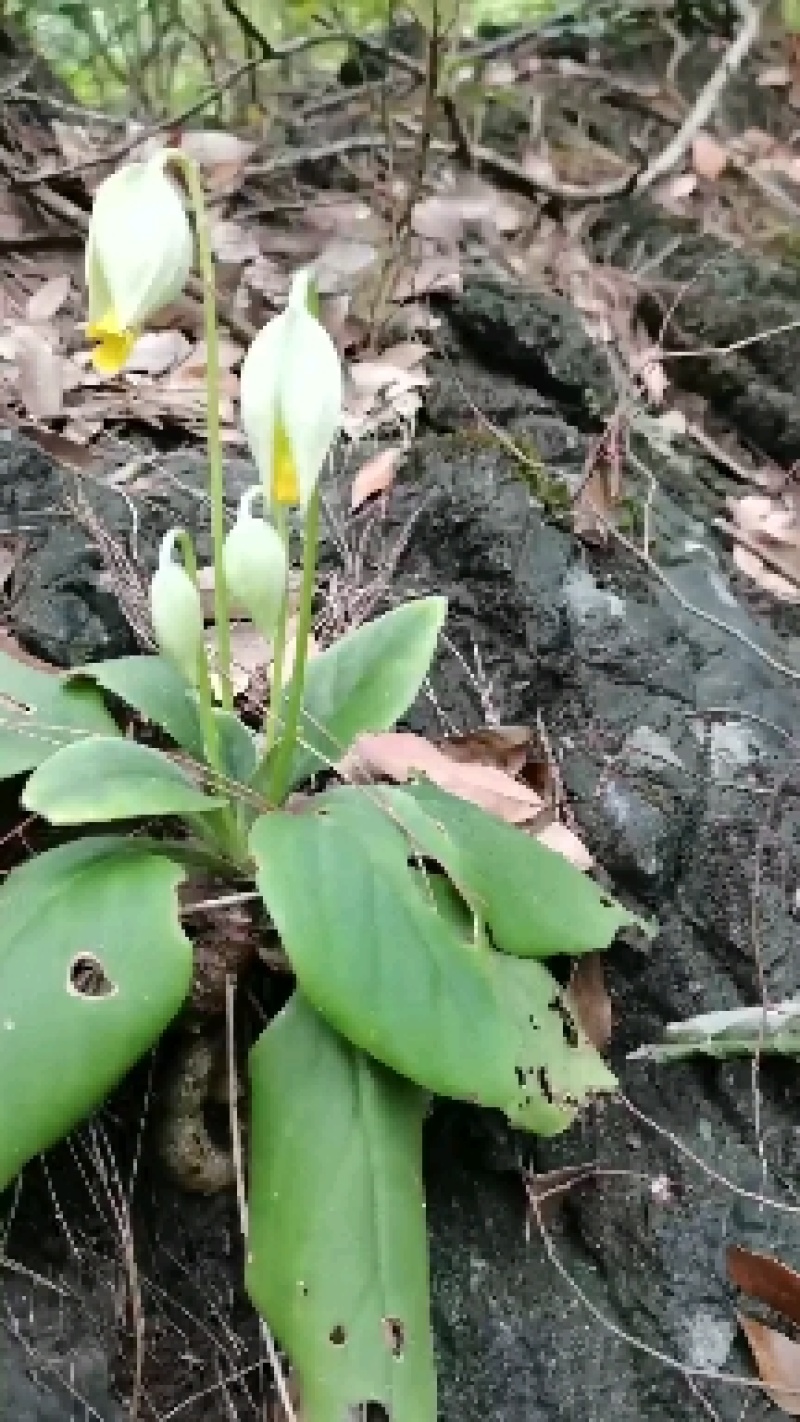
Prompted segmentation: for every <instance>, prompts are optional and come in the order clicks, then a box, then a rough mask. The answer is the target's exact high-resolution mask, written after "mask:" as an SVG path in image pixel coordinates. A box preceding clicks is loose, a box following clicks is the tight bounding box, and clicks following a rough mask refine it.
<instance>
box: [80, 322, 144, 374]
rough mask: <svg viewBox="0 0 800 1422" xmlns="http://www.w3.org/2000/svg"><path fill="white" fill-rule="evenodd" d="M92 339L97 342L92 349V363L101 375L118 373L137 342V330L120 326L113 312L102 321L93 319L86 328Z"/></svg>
mask: <svg viewBox="0 0 800 1422" xmlns="http://www.w3.org/2000/svg"><path fill="white" fill-rule="evenodd" d="M86 334H87V336H88V338H89V340H90V341H96V342H97V344H96V345H95V346H94V347H93V349H92V365H93V366H94V368H95V370H96V371H97V373H98V374H99V375H116V374H117V373H118V372H119V371H120V370H122V367H123V366H124V365H126V364H127V362H128V360H129V358H130V354H131V351H132V350H133V348H134V346H135V344H136V334H137V333H136V332H135V331H126V330H123V329H121V328H120V325H119V323H118V321H117V320H116V319H115V317H114V315H113V313H109V314H108V315H107V316H104V317H103V318H102V319H101V320H100V321H92V322H90V323H89V325H88V326H87V328H86Z"/></svg>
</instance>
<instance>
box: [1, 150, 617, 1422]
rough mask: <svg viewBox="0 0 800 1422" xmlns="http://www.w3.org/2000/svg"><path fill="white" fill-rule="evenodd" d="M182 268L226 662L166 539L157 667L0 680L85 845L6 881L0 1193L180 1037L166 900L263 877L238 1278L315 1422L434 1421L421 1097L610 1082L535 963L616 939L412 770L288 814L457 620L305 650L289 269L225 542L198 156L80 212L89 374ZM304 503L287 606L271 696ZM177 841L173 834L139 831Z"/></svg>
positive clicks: (306, 294)
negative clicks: (264, 964) (235, 615)
mask: <svg viewBox="0 0 800 1422" xmlns="http://www.w3.org/2000/svg"><path fill="white" fill-rule="evenodd" d="M173 173H175V174H177V175H182V177H183V180H184V184H185V189H186V191H187V192H188V196H189V200H190V205H191V208H192V210H193V217H194V221H193V223H192V221H190V217H189V215H188V213H187V210H186V207H185V205H184V199H183V196H182V195H181V192H180V190H179V188H178V186H177V185H176V183H175V181H174V179H173V176H172V174H173ZM144 233H146V234H147V240H146V241H145V240H144V238H143V234H144ZM195 252H196V253H197V259H198V262H199V267H200V273H201V276H202V279H203V286H204V293H205V314H206V344H207V357H208V374H207V381H208V450H209V471H210V472H209V480H210V496H211V515H212V533H213V546H214V597H215V622H216V639H217V646H218V663H217V665H216V667H212V666H211V665H210V663H209V658H208V652H207V648H206V644H205V641H204V635H203V614H202V610H201V603H200V597H199V593H198V584H197V579H198V570H197V565H196V557H195V552H194V545H193V542H192V539H191V536H190V534H189V532H187V531H186V530H184V529H173V530H172V531H171V532H170V533H169V534H168V536H167V537H166V539H165V540H164V543H163V546H162V549H161V555H160V559H159V564H158V568H157V570H156V572H155V575H154V577H153V580H152V587H151V611H152V622H153V629H154V633H155V637H156V641H157V645H158V647H159V653H158V655H156V656H141V657H129V658H123V659H119V660H113V661H107V662H102V663H98V664H93V665H89V666H87V667H84V668H81V670H80V672H79V673H73V674H65V675H64V676H62V677H55V676H50V675H47V674H45V673H42V672H40V671H37V670H36V669H34V668H32V667H29V666H26V665H21V664H19V663H18V662H16V661H13V660H12V659H10V658H9V657H7V656H2V657H0V696H2V699H3V703H4V708H3V712H4V714H3V718H2V724H0V776H3V777H6V778H9V777H18V776H23V777H25V783H24V787H23V789H22V792H21V802H22V805H23V806H24V807H25V809H26V810H27V811H29V812H30V813H31V814H35V815H38V816H41V817H42V818H43V819H44V820H46V821H47V822H49V824H51V825H54V826H58V827H66V828H68V829H70V830H76V831H78V832H79V834H78V836H77V837H75V838H74V839H72V840H67V841H66V842H61V843H59V845H58V847H56V848H52V849H48V850H47V851H46V852H44V853H40V854H38V855H37V856H36V857H34V858H32V859H31V860H29V861H28V862H27V863H25V864H23V865H21V866H20V867H18V868H16V869H14V870H13V871H12V872H11V873H10V874H9V875H8V876H7V878H6V880H5V883H4V884H3V887H2V889H0V1082H2V1087H1V1088H0V1189H2V1188H3V1187H4V1186H6V1185H7V1184H9V1182H11V1181H12V1180H13V1179H14V1177H15V1176H16V1175H17V1173H18V1172H19V1171H20V1170H21V1169H22V1167H23V1166H24V1165H25V1163H26V1162H27V1161H28V1160H30V1159H31V1158H32V1157H34V1156H35V1155H37V1154H38V1153H39V1152H41V1151H44V1150H46V1149H47V1148H48V1147H49V1146H50V1145H51V1144H53V1143H54V1142H55V1141H56V1140H58V1139H59V1138H60V1137H62V1136H63V1135H65V1134H66V1133H67V1132H69V1130H70V1129H71V1128H72V1127H73V1126H74V1125H75V1124H76V1122H78V1121H79V1120H81V1119H82V1118H83V1117H84V1116H86V1115H87V1114H88V1113H89V1112H91V1111H92V1110H93V1109H94V1108H95V1107H96V1106H97V1105H98V1104H99V1103H100V1102H101V1101H102V1100H103V1098H104V1097H105V1095H106V1094H107V1093H108V1092H109V1090H111V1088H113V1086H114V1085H115V1084H116V1083H117V1082H118V1081H119V1080H120V1079H121V1077H122V1076H123V1075H124V1074H125V1072H126V1071H127V1070H128V1068H129V1067H130V1066H131V1065H132V1064H133V1063H134V1062H135V1061H136V1060H137V1058H139V1057H140V1056H141V1055H142V1054H143V1053H144V1052H146V1051H147V1050H148V1049H149V1048H150V1047H151V1046H152V1044H153V1043H155V1042H156V1041H157V1039H158V1037H159V1036H160V1034H161V1033H162V1032H163V1031H164V1029H165V1028H166V1027H167V1026H168V1024H169V1023H170V1022H172V1021H173V1019H175V1018H176V1016H177V1015H178V1014H179V1013H180V1011H181V1007H182V1005H183V1003H184V1002H185V1000H186V998H187V995H188V993H189V990H190V987H191V983H192V974H193V946H192V943H191V941H190V939H189V938H188V936H187V935H186V933H185V932H184V929H183V927H182V925H181V919H180V914H179V904H178V897H177V893H178V889H179V886H180V885H181V883H182V881H184V880H185V879H186V878H187V877H191V876H192V875H193V874H195V873H196V872H197V870H198V866H200V867H201V868H202V870H203V871H204V872H208V870H209V868H211V870H212V871H213V872H214V874H215V875H221V876H226V877H227V878H228V879H230V881H231V883H232V885H233V886H235V887H236V888H237V889H239V888H245V889H246V888H251V889H252V887H253V886H254V885H255V886H256V887H257V891H258V893H259V894H260V896H261V899H262V900H263V906H264V910H265V924H266V927H265V930H264V931H265V933H266V932H270V933H276V934H277V935H278V937H279V938H280V942H281V946H282V950H283V953H284V954H285V957H286V959H287V960H288V964H289V966H290V968H291V971H292V973H293V975H294V981H295V988H294V992H293V995H292V996H291V997H290V999H289V1001H288V1003H287V1004H286V1006H285V1007H284V1008H283V1009H282V1010H281V1011H280V1012H279V1013H278V1015H277V1016H276V1017H275V1018H274V1019H273V1020H272V1021H271V1022H270V1023H269V1024H268V1025H267V1026H266V1028H265V1029H264V1031H263V1032H262V1034H261V1036H260V1037H259V1039H258V1040H257V1041H256V1042H255V1044H254V1046H253V1047H252V1050H251V1052H250V1056H249V1113H248V1126H247V1144H248V1165H247V1171H246V1177H247V1181H246V1183H247V1216H248V1218H247V1247H246V1261H247V1262H246V1283H247V1288H248V1290H249V1293H250V1297H251V1298H252V1300H253V1303H254V1304H255V1307H256V1308H257V1309H258V1310H259V1312H260V1313H261V1315H262V1316H263V1318H264V1319H265V1320H266V1321H267V1322H268V1323H269V1325H270V1326H271V1327H272V1328H273V1329H274V1330H275V1332H276V1334H277V1336H278V1339H279V1341H280V1343H281V1344H282V1345H283V1347H284V1348H285V1349H286V1350H287V1353H288V1355H289V1357H290V1358H291V1360H292V1363H293V1364H294V1366H295V1368H296V1370H297V1374H298V1377H299V1382H300V1387H301V1391H302V1396H303V1409H304V1411H303V1415H304V1417H305V1418H306V1419H307V1422H343V1419H344V1418H345V1416H346V1415H347V1409H348V1407H350V1406H354V1405H355V1404H357V1403H359V1402H362V1401H366V1400H371V1401H377V1402H380V1403H381V1404H382V1405H383V1406H384V1407H385V1408H386V1410H387V1412H388V1413H389V1414H390V1416H391V1417H392V1419H393V1422H434V1419H435V1416H436V1396H435V1394H436V1388H435V1373H434V1365H433V1351H432V1343H431V1337H430V1328H429V1303H428V1263H427V1244H426V1230H425V1215H424V1197H423V1185H422V1160H421V1152H422V1125H423V1118H424V1117H425V1115H426V1112H427V1110H428V1106H429V1102H430V1100H431V1098H432V1097H433V1096H437V1095H438V1096H446V1097H452V1098H455V1099H458V1100H462V1101H467V1102H471V1103H474V1104H476V1105H482V1106H488V1107H495V1108H497V1109H499V1110H501V1111H503V1112H504V1113H505V1114H506V1116H507V1117H508V1119H509V1120H510V1121H511V1122H512V1123H513V1124H514V1125H515V1126H517V1127H520V1128H521V1129H524V1130H528V1131H534V1132H538V1133H541V1134H551V1133H553V1132H557V1131H561V1130H563V1129H565V1128H566V1127H567V1126H568V1125H569V1124H570V1122H571V1121H572V1120H573V1118H574V1116H575V1114H576V1112H577V1111H578V1110H579V1109H580V1107H581V1105H582V1104H583V1103H584V1102H585V1101H586V1100H587V1098H589V1097H590V1096H591V1095H593V1094H595V1093H598V1092H607V1091H609V1090H613V1088H614V1084H615V1083H614V1078H613V1076H612V1074H611V1072H610V1071H609V1070H608V1068H607V1067H606V1066H605V1064H604V1063H603V1062H602V1060H601V1059H600V1057H599V1056H598V1054H597V1053H596V1051H595V1050H594V1048H593V1047H592V1046H591V1045H590V1043H589V1042H588V1041H587V1039H586V1038H585V1036H584V1034H583V1032H582V1031H581V1029H580V1026H579V1024H578V1022H577V1021H576V1019H575V1017H574V1016H573V1014H572V1012H571V1010H570V1007H569V1003H568V1001H567V999H566V997H565V994H564V992H563V991H562V989H561V987H560V986H559V983H558V981H557V979H556V978H555V977H554V976H553V975H552V973H551V972H550V971H549V969H548V968H547V966H546V965H545V963H544V961H543V960H544V959H546V958H548V957H550V956H553V955H570V956H576V955H580V954H583V953H587V952H591V951H593V950H596V949H599V948H603V947H605V946H607V945H608V943H609V942H610V941H611V939H612V938H613V936H614V934H615V933H616V931H617V930H618V928H619V927H620V926H622V925H624V924H626V923H631V922H634V920H633V917H632V915H630V914H628V913H627V912H626V911H625V910H624V909H623V908H622V907H621V906H620V905H619V904H617V903H615V902H613V901H611V900H609V899H608V897H607V896H605V895H604V894H603V893H601V891H600V889H599V888H598V887H597V886H596V885H595V884H594V883H593V882H592V881H591V880H590V879H588V878H587V877H585V876H584V875H583V874H581V873H580V872H579V871H578V870H577V869H575V868H573V867H572V866H571V865H570V864H568V863H567V862H566V860H564V859H563V858H561V857H560V856H559V855H557V854H555V853H553V852H551V851H550V850H548V849H547V848H545V847H543V846H542V845H541V844H539V843H538V842H537V841H535V840H533V839H531V838H530V837H529V836H528V835H526V834H525V833H524V832H523V831H521V830H519V829H516V828H514V827H511V826H509V825H507V824H504V823H503V822H501V821H500V820H497V819H495V818H494V817H492V816H491V815H489V814H487V813H485V812H484V811H482V810H480V809H478V808H477V807H475V806H474V805H471V804H467V803H465V802H462V801H460V800H458V799H456V798H453V797H452V796H450V795H447V794H445V793H443V792H442V791H440V790H438V789H437V788H436V787H434V786H433V785H431V784H430V783H428V782H426V781H424V780H420V781H419V782H416V783H412V784H410V785H407V786H404V787H402V788H397V787H388V786H379V785H351V784H348V783H342V782H341V780H338V781H337V780H336V777H335V776H330V775H328V776H327V777H326V780H327V784H326V788H324V789H323V790H321V791H320V792H319V793H310V792H309V793H306V794H305V795H301V796H297V795H295V796H294V798H293V799H292V802H291V804H288V803H287V801H288V797H289V796H290V794H292V792H295V791H297V790H299V789H301V788H302V787H306V789H307V790H308V787H309V784H310V783H311V784H312V789H313V778H314V777H315V776H317V775H318V774H319V772H329V771H330V770H331V769H332V768H335V766H336V765H337V764H338V763H340V762H341V759H342V757H343V755H344V753H345V752H346V751H347V750H348V749H349V748H350V747H352V745H353V743H354V742H355V741H356V739H357V737H358V736H359V735H360V734H361V733H364V732H377V731H383V730H387V729H389V728H390V727H391V726H392V725H394V723H395V722H396V721H397V720H398V719H399V718H400V717H402V716H403V715H404V713H405V712H406V711H407V709H408V708H409V707H410V705H411V704H412V702H413V701H414V699H415V697H416V696H417V694H418V692H419V689H420V687H421V685H422V682H423V680H424V678H425V677H426V675H427V673H428V670H429V668H430V665H431V662H432V660H433V657H434V654H435V650H436V644H437V638H438V634H439V631H440V628H441V626H442V623H443V620H444V617H445V610H446V609H445V604H444V601H443V600H442V599H441V598H439V597H435V596H431V597H426V598H423V599H420V600H419V601H415V602H411V603H408V604H406V605H404V606H401V607H398V608H396V609H394V610H393V611H391V612H388V613H386V614H385V615H384V616H382V617H378V618H377V619H376V620H375V621H373V622H371V623H368V624H366V625H364V626H361V627H359V628H357V629H355V630H353V631H351V632H350V633H349V634H348V635H346V636H344V637H343V638H342V639H341V640H340V641H339V642H337V643H335V644H334V645H333V646H332V647H330V648H329V649H327V650H326V651H324V652H323V653H321V655H319V656H318V657H316V658H314V659H313V660H311V661H309V660H308V659H307V656H306V648H307V645H308V636H309V632H310V627H311V621H312V612H313V597H314V584H315V569H316V558H317V539H318V526H319V507H320V501H319V489H318V481H319V477H320V473H321V471H322V468H323V465H324V462H325V460H326V457H327V455H328V453H329V451H330V449H331V446H332V444H333V442H334V440H335V438H336V435H337V431H338V427H339V422H340V416H341V408H342V370H341V365H340V361H339V357H338V355H337V352H336V349H335V347H334V345H333V343H332V341H331V339H330V337H329V335H328V334H327V332H326V331H325V329H324V328H323V326H322V325H321V324H320V322H319V320H318V319H317V315H316V313H315V300H314V291H313V285H312V283H311V281H310V279H309V276H308V274H307V273H303V272H301V273H300V274H298V276H297V277H296V278H295V281H294V283H293V285H292V290H291V294H290V297H289V301H288V305H287V308H286V310H285V311H284V312H282V313H281V314H280V315H278V316H277V317H275V318H274V319H272V320H271V321H269V322H268V323H267V325H266V326H265V327H264V329H263V330H262V331H261V333H260V334H259V335H258V336H257V337H256V339H255V341H254V342H253V345H252V346H251V348H250V350H249V351H248V352H247V355H246V356H245V359H244V362H243V366H242V371H241V417H242V422H243V425H244V429H245V432H246V434H247V437H248V441H249V444H250V448H251V451H252V454H253V459H254V463H255V467H256V471H257V474H258V482H257V483H256V484H254V487H253V488H252V489H251V490H249V491H248V492H247V493H246V495H245V496H244V498H243V499H242V502H241V505H240V507H239V511H238V515H237V517H236V520H235V522H234V524H233V527H232V528H230V529H227V528H226V525H225V517H224V504H223V469H222V459H221V442H220V432H219V426H218V418H219V417H218V404H219V402H218V380H219V367H218V357H217V338H216V319H215V295H214V269H213V263H212V258H211V251H210V244H209V241H208V227H207V221H206V213H205V208H204V203H203V194H202V190H201V185H200V181H199V176H198V173H197V170H196V168H195V167H194V165H193V163H192V162H191V161H190V160H189V159H188V158H187V157H186V156H185V155H183V154H180V153H170V152H167V153H165V154H161V155H159V156H158V158H156V159H152V160H149V161H148V162H146V163H142V164H131V165H130V166H129V167H127V168H124V169H122V170H121V171H120V172H119V173H116V174H115V175H114V176H113V177H111V178H109V179H108V180H107V181H106V182H105V183H104V184H103V185H102V186H101V188H100V189H99V191H98V193H97V197H96V201H95V207H94V212H93V216H92V222H91V228H90V233H89V239H88V246H87V254H86V272H87V282H88V289H89V326H88V334H89V337H90V338H91V339H92V340H93V341H94V342H95V356H94V358H95V362H96V364H97V366H98V368H99V369H100V370H102V371H110V370H113V369H117V368H119V367H120V366H121V365H122V364H124V362H125V360H126V359H127V357H128V355H129V354H130V350H131V349H132V346H133V343H134V342H135V339H136V336H137V333H138V332H139V331H141V330H142V329H143V327H144V325H145V323H146V322H147V321H148V319H149V318H150V317H151V316H152V315H153V313H154V312H155V311H156V310H157V309H158V307H159V306H160V305H162V304H163V303H164V302H165V301H168V300H171V299H173V298H174V297H175V296H176V295H177V293H178V292H179V291H180V290H181V288H182V286H183V284H184V283H185V281H186V278H187V275H188V273H189V270H190V267H191V265H192V264H193V261H194V256H195ZM290 510H291V511H293V518H294V520H295V521H296V520H297V519H298V518H299V521H300V526H301V530H302V587H301V592H300V604H299V612H298V627H297V637H296V649H297V650H296V654H295V658H294V664H293V668H292V671H291V675H290V676H286V677H284V675H283V670H282V667H283V653H284V648H285V643H286V626H287V614H286V608H287V588H288V580H289V570H290V565H291V562H292V543H291V537H290V528H289V511H290ZM232 600H235V602H236V604H237V605H238V606H239V607H242V608H243V609H244V610H245V611H246V612H247V613H248V614H249V616H250V617H251V618H252V621H253V623H254V624H255V625H256V627H257V628H258V629H259V630H260V631H261V632H262V633H263V634H264V636H265V637H268V638H269V639H270V640H271V642H272V645H273V647H274V659H273V660H274V665H273V674H272V679H271V686H272V690H271V694H270V696H269V702H268V705H267V707H266V708H265V714H264V718H263V723H261V724H258V725H253V724H251V723H249V722H248V721H247V720H246V719H244V718H243V716H241V715H239V714H238V713H237V710H236V707H235V704H234V697H233V690H232V682H231V647H230V605H231V601H232ZM120 706H126V707H128V708H130V709H131V710H132V711H133V712H134V713H136V714H137V715H138V717H139V718H142V719H144V720H145V721H147V722H149V723H150V725H151V726H155V727H156V728H158V730H159V731H160V732H161V733H162V745H163V748H162V749H159V748H157V747H154V746H153V745H152V744H140V743H137V741H136V740H135V739H133V738H131V737H129V736H127V735H124V734H122V732H121V727H120V719H121V717H120V711H119V708H120ZM150 739H151V740H152V737H151V738H150ZM161 820H166V821H167V822H168V823H169V824H170V825H172V827H173V832H171V833H170V834H169V835H167V834H165V833H160V832H159V833H156V832H155V830H154V829H153V822H154V821H161ZM131 825H134V826H137V827H138V829H139V832H138V833H137V834H136V835H134V836H132V835H130V833H129V832H128V831H129V829H130V826H131ZM176 825H177V832H175V826H176ZM115 827H116V828H115Z"/></svg>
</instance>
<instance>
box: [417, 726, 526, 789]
mask: <svg viewBox="0 0 800 1422" xmlns="http://www.w3.org/2000/svg"><path fill="white" fill-rule="evenodd" d="M533 743H534V736H533V732H532V731H530V730H529V729H528V727H527V726H481V727H479V728H478V729H477V730H476V731H465V732H464V733H463V734H462V735H458V736H448V737H447V738H446V739H445V740H443V741H437V748H438V749H439V750H440V751H441V752H442V755H446V756H448V757H449V759H450V760H460V761H466V762H467V764H468V765H469V764H473V763H474V762H476V761H478V762H480V764H482V765H494V766H496V767H497V769H498V770H504V771H505V772H506V773H507V774H508V775H519V773H520V771H521V770H523V769H524V767H525V765H526V764H527V762H528V759H529V755H530V751H531V749H532V747H533ZM534 788H535V789H537V790H538V789H539V787H538V786H536V787H534Z"/></svg>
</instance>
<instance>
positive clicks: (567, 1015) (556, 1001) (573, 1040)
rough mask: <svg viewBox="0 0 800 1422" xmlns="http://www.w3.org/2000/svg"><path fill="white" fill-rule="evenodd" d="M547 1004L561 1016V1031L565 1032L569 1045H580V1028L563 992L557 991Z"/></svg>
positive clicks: (565, 1038)
mask: <svg viewBox="0 0 800 1422" xmlns="http://www.w3.org/2000/svg"><path fill="white" fill-rule="evenodd" d="M547 1005H548V1007H549V1008H550V1011H551V1012H555V1013H557V1014H558V1016H559V1017H560V1018H561V1031H562V1032H563V1034H564V1041H565V1042H566V1044H567V1046H568V1047H577V1046H579V1045H580V1037H579V1036H578V1029H577V1027H576V1025H575V1018H574V1017H573V1016H572V1013H571V1012H570V1010H569V1008H568V1007H567V1005H566V1003H565V1002H564V999H563V997H562V996H561V994H560V993H556V996H555V997H554V998H553V1000H552V1001H551V1002H549V1003H548V1004H547Z"/></svg>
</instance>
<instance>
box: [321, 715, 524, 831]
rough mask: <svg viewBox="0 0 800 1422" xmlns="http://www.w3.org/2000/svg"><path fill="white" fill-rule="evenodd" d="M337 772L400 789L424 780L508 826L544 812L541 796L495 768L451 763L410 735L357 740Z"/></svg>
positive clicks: (402, 733) (392, 733)
mask: <svg viewBox="0 0 800 1422" xmlns="http://www.w3.org/2000/svg"><path fill="white" fill-rule="evenodd" d="M338 769H339V772H340V774H341V775H342V776H344V777H345V778H348V779H352V780H362V781H363V780H365V779H366V780H371V779H385V780H393V781H396V782H397V783H399V784H403V783H404V782H405V781H407V780H410V779H412V777H413V776H414V775H419V774H421V775H425V776H427V778H428V779H429V780H431V781H433V783H434V785H438V786H439V788H440V789H441V790H446V791H448V792H449V794H451V795H455V796H457V797H458V798H459V799H461V800H469V801H471V802H472V804H474V805H480V806H481V808H482V809H484V810H487V811H488V812H489V813H490V814H493V815H497V817H498V818H499V819H502V820H505V821H506V822H507V823H508V824H526V823H528V822H529V821H530V820H532V819H534V818H535V817H536V816H537V815H538V814H539V813H540V812H541V811H542V810H543V809H545V803H544V801H543V800H542V798H541V796H540V795H537V794H536V792H535V791H534V790H531V789H530V788H529V787H528V786H527V785H523V784H521V783H520V781H518V780H514V779H513V778H512V777H511V776H510V775H506V773H505V772H504V771H502V770H498V769H497V768H496V766H493V765H479V764H475V763H472V762H460V761H455V760H451V759H450V757H449V756H446V755H443V754H442V752H441V751H440V750H437V748H436V746H433V745H431V743H430V742H429V741H426V740H425V739H424V738H423V737H422V736H416V735H414V734H413V732H411V731H386V732H384V733H382V734H377V735H365V736H359V737H358V739H357V740H356V742H355V745H354V746H353V747H352V749H351V750H349V751H348V753H347V755H346V756H345V757H344V759H343V760H342V761H341V762H340V763H339V766H338Z"/></svg>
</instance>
